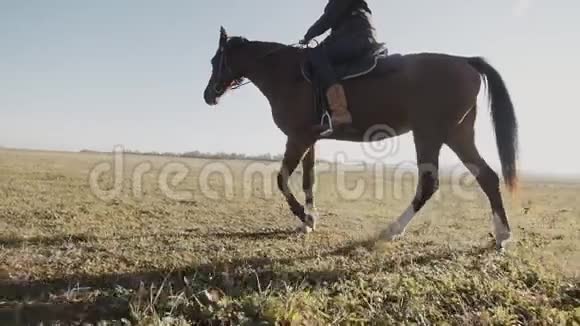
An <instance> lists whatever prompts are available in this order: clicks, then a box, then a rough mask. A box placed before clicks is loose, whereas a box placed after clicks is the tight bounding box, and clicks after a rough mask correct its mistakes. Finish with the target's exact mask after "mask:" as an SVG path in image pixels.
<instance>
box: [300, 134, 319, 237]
mask: <svg viewBox="0 0 580 326" xmlns="http://www.w3.org/2000/svg"><path fill="white" fill-rule="evenodd" d="M315 161H316V153H315V151H314V145H312V146H310V148H309V149H308V150H307V151H306V154H305V155H304V158H302V172H303V175H302V189H303V190H304V197H305V200H306V210H305V214H306V221H305V222H304V223H305V224H306V226H307V227H310V228H311V229H312V230H315V229H316V222H317V220H318V213H317V212H316V207H315V206H314V191H313V188H314V183H315V181H316V180H315V171H314V164H315Z"/></svg>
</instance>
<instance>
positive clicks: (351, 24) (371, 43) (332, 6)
mask: <svg viewBox="0 0 580 326" xmlns="http://www.w3.org/2000/svg"><path fill="white" fill-rule="evenodd" d="M371 14H372V12H371V10H370V9H369V7H368V4H367V3H366V1H365V0H329V2H328V4H327V5H326V8H325V9H324V14H323V15H322V16H321V17H320V18H319V19H318V20H317V21H316V22H315V23H314V25H312V27H310V29H309V30H308V32H307V33H306V35H305V36H304V39H302V40H301V41H300V43H301V44H308V43H310V41H311V40H312V39H313V38H315V37H317V36H320V35H322V34H324V33H325V32H326V31H327V30H329V29H331V33H330V35H329V36H328V37H327V38H326V39H325V40H324V41H323V42H322V43H320V45H319V46H317V47H315V48H313V49H311V57H310V61H311V63H312V65H313V69H314V73H315V75H316V76H317V78H318V80H319V81H320V83H321V87H322V88H323V90H324V91H325V93H326V97H327V98H328V104H329V109H330V111H331V112H332V123H333V125H334V126H336V127H344V126H349V125H350V124H351V123H352V117H351V115H350V112H349V110H348V105H347V99H346V95H345V92H344V88H343V87H342V85H341V84H340V83H339V80H338V78H337V76H336V74H335V72H334V70H333V68H332V65H333V64H337V63H345V62H347V61H348V60H352V59H356V58H359V57H361V56H364V55H365V54H367V53H368V52H369V51H372V50H373V49H374V47H375V46H376V44H377V42H376V38H375V30H374V28H373V25H372V23H371Z"/></svg>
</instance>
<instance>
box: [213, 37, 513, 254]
mask: <svg viewBox="0 0 580 326" xmlns="http://www.w3.org/2000/svg"><path fill="white" fill-rule="evenodd" d="M304 60H305V49H301V48H296V47H292V46H287V45H283V44H279V43H272V42H259V41H249V40H247V39H245V38H242V37H231V38H230V37H228V35H227V34H226V31H225V30H224V29H223V27H222V29H221V35H220V39H219V48H218V50H217V52H216V54H215V56H214V57H213V59H212V66H213V72H212V75H211V78H210V80H209V82H208V85H207V88H206V89H205V93H204V98H205V101H206V103H207V104H208V105H216V104H217V102H218V99H219V98H220V97H221V96H222V95H223V94H224V93H225V92H226V91H228V90H229V89H231V88H232V87H234V86H236V85H239V83H240V82H241V80H242V79H243V78H247V79H249V80H250V81H251V82H252V83H253V84H255V85H256V86H257V87H258V88H259V90H260V91H261V92H262V93H263V94H264V96H266V98H267V99H268V100H269V103H270V105H271V109H272V116H273V119H274V122H275V124H276V125H277V126H278V128H279V129H280V130H281V131H282V132H283V133H284V134H285V135H287V137H288V139H287V143H286V151H285V154H284V159H283V162H282V167H281V169H280V172H279V174H278V186H279V189H280V191H281V192H282V193H283V194H284V196H285V198H286V200H287V202H288V204H289V206H290V208H291V210H292V212H293V214H294V215H296V216H297V217H298V218H299V219H300V220H301V221H302V222H303V223H304V225H305V227H306V229H307V230H310V228H312V229H314V227H315V222H316V214H315V211H314V198H313V192H312V187H313V184H314V162H315V153H314V144H315V143H316V141H317V140H319V139H321V138H323V137H321V136H320V135H319V133H317V132H316V131H315V130H313V128H312V126H313V125H315V124H316V123H318V122H319V121H320V113H319V111H318V109H317V107H316V105H315V102H314V100H313V98H314V95H315V93H314V90H313V87H312V86H311V85H310V84H309V83H308V82H307V81H306V80H305V79H304V78H303V77H302V75H301V67H302V64H303V63H304ZM388 60H389V59H386V60H384V61H388ZM399 61H400V63H399V64H398V69H395V70H393V71H390V72H387V71H386V70H384V69H383V70H382V71H381V69H380V67H379V66H378V67H377V68H375V72H372V73H370V74H368V75H366V76H362V77H358V78H353V79H349V80H345V81H343V83H344V84H343V85H344V87H345V90H346V93H347V98H348V102H349V109H350V111H351V112H352V117H353V126H354V128H355V129H356V130H360V133H358V134H356V133H355V134H353V133H349V134H341V133H340V132H338V133H336V134H332V135H330V136H328V139H336V140H343V141H353V142H365V141H377V140H380V139H377V138H376V137H375V138H369V137H368V134H367V132H366V131H368V130H372V129H373V128H375V129H376V126H385V129H384V130H388V131H389V132H388V133H383V135H382V136H381V137H380V138H382V139H384V138H388V137H396V136H399V135H402V134H405V133H407V132H412V133H413V139H414V142H415V148H416V154H417V164H418V173H419V179H418V180H419V182H418V185H417V191H416V195H415V197H414V199H413V201H412V203H411V205H410V206H409V208H408V209H407V210H406V211H405V212H404V213H403V214H402V215H401V217H399V219H397V220H396V221H395V222H393V223H392V224H391V225H390V226H389V227H388V228H387V229H386V230H385V231H384V232H383V233H382V237H383V238H385V239H389V240H393V239H395V238H397V237H399V236H401V235H402V234H403V233H404V231H405V228H406V227H407V225H408V224H409V222H410V221H411V219H412V218H413V216H414V215H415V214H416V213H417V212H418V211H419V210H420V209H421V208H422V207H423V206H424V205H425V203H426V202H427V201H428V200H429V199H430V198H431V197H432V195H433V194H434V193H435V192H436V191H437V189H438V185H439V177H438V170H439V168H438V165H439V153H440V150H441V148H442V146H443V144H446V145H447V146H449V147H450V148H451V149H452V150H453V151H454V152H455V153H456V154H457V156H458V157H459V158H460V159H461V161H462V162H463V163H464V164H465V165H466V167H467V168H468V169H469V170H470V172H471V173H472V174H473V175H474V176H475V177H476V179H477V181H478V183H479V185H480V186H481V188H482V189H483V191H484V192H485V194H486V195H487V197H488V199H489V201H490V203H491V207H492V212H493V224H494V230H495V238H496V245H497V248H498V249H500V250H501V249H503V248H504V244H505V242H506V241H508V240H509V238H510V236H511V231H510V226H509V223H508V218H507V215H506V212H505V209H504V205H503V202H502V198H501V193H500V181H499V177H498V176H497V174H496V173H495V172H494V171H493V170H492V169H491V168H490V167H489V165H488V164H487V163H486V162H485V160H484V159H483V158H482V157H481V156H480V154H479V152H478V150H477V148H476V146H475V141H474V123H475V118H476V102H477V96H478V93H479V92H480V88H481V82H482V76H483V77H484V81H486V82H487V86H488V93H489V94H488V95H489V97H490V104H491V105H490V106H491V116H492V120H493V124H494V128H495V134H496V143H497V146H498V150H499V157H500V160H501V165H502V171H503V176H504V179H505V182H506V184H507V187H508V189H509V190H510V191H512V190H514V189H515V187H516V185H517V174H516V160H517V145H518V143H517V121H516V117H515V114H514V108H513V105H512V102H511V99H510V95H509V93H508V91H507V89H506V86H505V84H504V82H503V80H502V77H501V76H500V74H499V73H498V72H497V71H496V70H495V69H494V68H493V67H492V66H490V65H489V64H488V63H487V62H486V61H485V60H484V59H482V58H480V57H471V58H466V57H459V56H451V55H446V54H436V53H420V54H410V55H404V56H402V57H400V59H399ZM301 161H302V165H303V189H304V192H305V197H306V209H305V208H304V206H302V205H301V204H300V203H299V202H298V200H297V199H296V198H295V197H294V195H293V194H292V192H291V191H290V189H289V187H288V178H289V176H290V175H291V174H292V173H293V171H294V170H295V169H296V167H297V166H298V164H299V163H300V162H301Z"/></svg>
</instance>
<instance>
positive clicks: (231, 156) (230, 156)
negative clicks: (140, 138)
mask: <svg viewBox="0 0 580 326" xmlns="http://www.w3.org/2000/svg"><path fill="white" fill-rule="evenodd" d="M81 153H101V152H98V151H92V150H88V149H83V150H81ZM124 153H125V154H133V155H147V156H165V157H184V158H198V159H214V160H216V159H217V160H248V161H272V162H274V161H276V162H277V161H281V160H282V159H283V158H284V156H283V155H282V154H276V155H273V154H270V153H267V154H259V155H248V154H242V153H225V152H219V153H205V152H200V151H192V152H185V153H171V152H141V151H134V150H125V151H124Z"/></svg>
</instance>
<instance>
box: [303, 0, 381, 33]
mask: <svg viewBox="0 0 580 326" xmlns="http://www.w3.org/2000/svg"><path fill="white" fill-rule="evenodd" d="M371 14H372V12H371V10H370V9H369V6H368V5H367V3H366V1H365V0H329V1H328V4H327V5H326V8H324V14H323V15H322V16H321V17H320V18H319V19H318V20H317V21H316V22H315V23H314V25H312V27H310V29H309V30H308V32H307V33H306V35H305V36H304V39H305V40H307V41H310V40H312V39H313V38H315V37H317V36H320V35H322V34H324V33H325V32H326V31H327V30H329V29H331V30H332V31H331V34H330V36H331V37H344V36H346V35H357V36H362V37H368V38H371V39H373V40H374V39H375V35H374V28H373V26H372V23H371V19H370V18H371V17H370V16H371Z"/></svg>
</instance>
